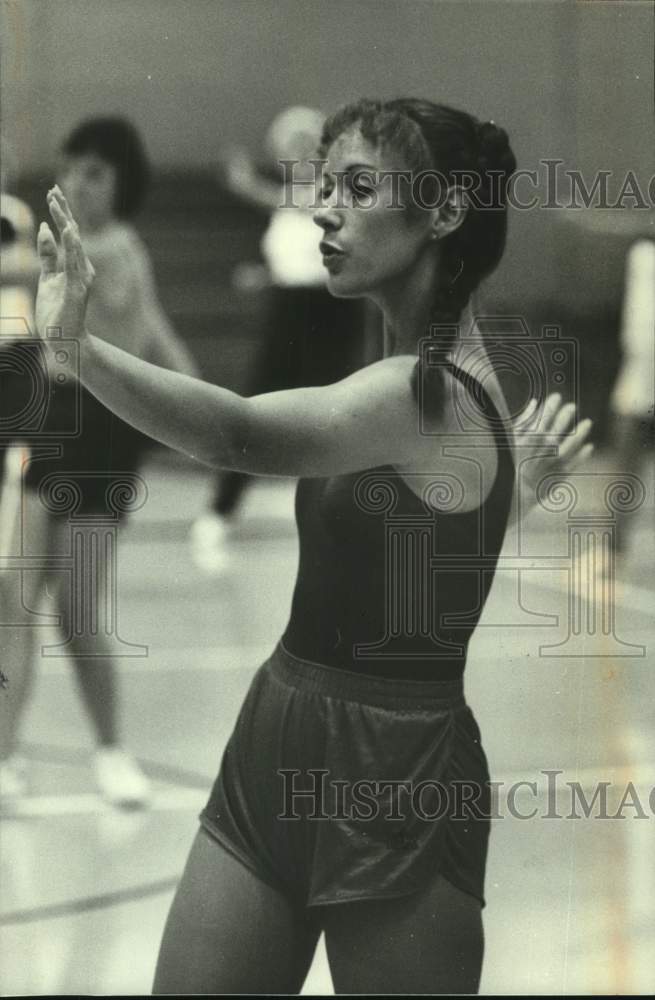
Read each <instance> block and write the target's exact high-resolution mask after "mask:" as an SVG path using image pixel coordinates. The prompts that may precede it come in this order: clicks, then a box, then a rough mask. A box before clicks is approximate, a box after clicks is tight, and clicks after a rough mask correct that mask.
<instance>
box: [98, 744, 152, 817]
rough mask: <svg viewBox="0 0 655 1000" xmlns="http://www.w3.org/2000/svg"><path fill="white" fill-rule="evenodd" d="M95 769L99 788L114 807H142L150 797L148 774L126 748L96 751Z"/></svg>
mask: <svg viewBox="0 0 655 1000" xmlns="http://www.w3.org/2000/svg"><path fill="white" fill-rule="evenodd" d="M94 771H95V777H96V784H97V786H98V790H99V791H100V793H101V794H102V796H103V798H105V799H106V800H107V801H108V802H111V804H112V805H114V806H127V807H129V806H132V807H135V806H142V805H145V804H146V802H147V801H148V799H149V797H150V784H149V782H148V779H147V778H146V776H145V774H144V773H143V771H142V770H141V768H140V767H139V765H138V764H137V762H136V761H135V760H134V758H133V757H132V756H130V754H129V753H127V752H126V751H125V750H123V749H122V747H101V748H100V749H99V750H96V753H95V760H94Z"/></svg>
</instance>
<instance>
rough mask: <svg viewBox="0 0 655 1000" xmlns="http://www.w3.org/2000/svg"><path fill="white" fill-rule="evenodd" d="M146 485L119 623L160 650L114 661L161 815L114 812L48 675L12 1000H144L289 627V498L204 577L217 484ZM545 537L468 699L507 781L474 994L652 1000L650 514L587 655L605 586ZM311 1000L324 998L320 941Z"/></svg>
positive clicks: (5, 888)
mask: <svg viewBox="0 0 655 1000" xmlns="http://www.w3.org/2000/svg"><path fill="white" fill-rule="evenodd" d="M649 474H650V476H651V479H652V469H650V470H649ZM144 476H145V478H146V481H147V483H148V488H149V499H148V501H147V503H146V504H145V506H144V507H143V508H142V509H141V510H140V511H138V512H137V513H135V514H134V515H133V516H132V518H131V520H130V521H129V523H128V525H127V527H126V529H125V531H124V534H123V538H122V540H121V543H120V547H119V585H118V616H119V617H118V621H119V633H120V637H121V639H122V640H123V642H124V643H135V644H142V645H145V646H147V655H145V656H124V657H121V659H120V661H119V662H120V672H121V684H122V696H123V729H124V732H125V742H126V744H127V745H128V747H129V748H130V750H131V751H132V752H133V753H134V754H135V755H136V756H137V758H138V759H139V761H140V762H141V763H142V766H143V768H144V770H145V771H146V772H147V774H148V775H149V777H150V778H151V780H152V782H153V786H154V794H153V799H152V802H151V804H150V806H149V807H148V808H147V809H143V810H138V811H121V810H117V809H113V808H111V807H110V806H108V805H106V804H105V803H104V802H103V801H102V800H101V799H100V798H99V797H98V796H97V794H96V792H95V790H94V785H93V780H92V772H91V767H90V761H91V753H92V749H93V747H92V741H91V734H90V730H89V727H88V723H87V721H86V719H85V717H84V715H83V712H82V707H81V704H80V701H79V699H78V697H77V695H76V692H75V689H74V684H73V678H72V672H71V670H70V669H69V664H68V663H67V662H66V660H65V659H64V658H62V657H55V656H45V657H43V658H42V662H41V666H40V671H39V677H38V683H37V686H36V690H35V693H34V697H33V699H32V702H31V704H30V708H29V712H28V715H27V717H26V719H25V724H24V728H23V745H22V754H23V757H24V760H25V762H26V767H27V774H28V779H29V793H28V794H27V795H25V796H23V797H21V798H19V799H16V800H14V801H13V802H11V803H6V804H5V805H4V807H3V816H2V825H1V827H0V836H1V841H0V862H1V890H2V891H1V895H2V917H1V920H0V923H1V925H2V926H1V927H0V932H1V935H2V937H1V942H0V957H1V961H0V967H1V978H2V982H1V990H2V993H3V994H4V995H37V994H41V995H43V994H53V995H63V994H143V993H148V992H149V991H150V989H151V982H152V976H153V970H154V964H155V960H156V956H157V949H158V943H159V939H160V936H161V932H162V928H163V924H164V920H165V917H166V913H167V910H168V907H169V904H170V901H171V898H172V894H173V890H174V886H175V884H176V881H177V879H178V878H179V875H180V873H181V870H182V867H183V864H184V860H185V857H186V854H187V851H188V849H189V846H190V843H191V840H192V838H193V835H194V832H195V830H196V827H197V815H198V812H199V811H200V809H201V808H202V806H203V804H204V802H205V799H206V797H207V794H208V791H209V788H210V785H211V783H212V780H213V777H214V775H215V773H216V770H217V768H218V765H219V762H220V757H221V753H222V749H223V746H224V744H225V742H226V740H227V737H228V735H229V732H230V730H231V727H232V724H233V722H234V719H235V717H236V714H237V711H238V708H239V705H240V702H241V700H242V698H243V696H244V694H245V692H246V689H247V686H248V684H249V682H250V679H251V677H252V675H253V673H254V671H255V669H256V668H257V667H258V666H259V664H260V663H261V662H262V661H263V659H264V658H265V657H266V656H267V655H268V654H269V653H270V651H271V650H272V649H273V647H274V645H275V642H276V640H277V638H278V637H279V635H280V634H281V631H282V629H283V627H284V625H285V623H286V617H287V614H288V609H289V602H290V597H291V591H292V586H293V579H294V572H295V567H296V559H297V542H296V537H295V527H294V523H293V484H292V483H290V482H288V481H282V480H278V481H268V480H265V481H259V482H257V483H256V484H255V485H254V486H253V488H252V489H251V490H250V491H249V492H248V494H247V496H246V499H245V502H244V506H243V510H242V515H241V517H240V519H239V523H238V529H237V532H236V536H235V538H234V541H233V542H232V543H231V552H232V558H231V563H230V567H229V569H228V570H227V571H226V572H225V573H224V574H223V575H221V576H218V577H208V576H205V575H203V574H202V573H201V571H200V570H198V569H197V568H196V567H195V566H194V564H193V561H192V559H191V554H190V550H189V544H188V535H189V529H190V526H191V523H192V521H193V519H194V518H195V517H196V516H197V515H199V514H200V513H201V512H202V511H203V510H204V508H205V505H206V503H207V501H208V499H209V496H210V492H211V480H210V475H209V474H208V473H206V472H205V471H203V470H202V469H200V468H198V467H197V466H190V465H189V466H187V465H185V464H181V463H173V462H172V461H169V460H165V459H164V457H163V456H161V455H159V456H157V455H155V456H154V457H153V458H152V460H151V463H150V464H149V466H148V467H147V469H146V471H145V473H144ZM651 496H652V492H651ZM548 516H549V515H546V514H545V513H543V512H539V513H536V512H535V513H533V514H532V515H530V518H529V519H528V521H527V522H526V524H525V535H524V537H523V539H522V543H521V546H522V547H521V552H522V560H523V561H522V562H521V563H520V566H521V567H522V569H521V574H520V580H519V575H518V569H517V566H518V565H519V564H518V563H517V562H516V561H515V560H514V562H512V558H511V556H512V553H513V552H515V549H513V548H512V547H513V546H515V545H516V539H515V538H510V539H508V543H507V548H506V553H507V554H508V558H507V561H506V564H505V569H503V570H501V571H499V572H498V574H497V577H496V581H495V584H494V588H493V591H492V595H491V597H490V600H489V602H488V605H487V608H486V609H485V614H484V617H483V620H482V624H481V627H480V628H479V629H478V632H477V633H476V636H475V638H474V642H473V643H472V646H471V650H470V658H469V662H468V666H467V699H468V701H469V703H470V704H471V705H472V707H473V709H474V711H475V713H476V716H477V718H478V720H479V723H480V728H481V730H482V734H483V741H484V745H485V749H486V752H487V756H488V758H489V762H490V768H491V772H492V776H493V778H494V780H496V781H498V782H499V783H500V782H502V785H499V792H498V795H499V800H498V801H499V807H498V812H499V814H501V815H502V818H499V819H497V820H496V821H495V823H494V824H493V831H492V840H491V848H490V857H489V865H488V871H487V889H486V892H487V908H486V910H485V937H486V952H485V964H484V970H483V978H482V984H481V992H482V993H486V994H501V993H507V994H516V995H520V994H528V995H530V994H581V993H598V994H621V993H623V994H629V993H633V994H638V993H649V992H653V990H654V989H655V961H654V954H653V933H652V928H653V919H654V917H655V866H654V865H653V858H654V857H655V792H653V791H652V788H653V784H654V776H655V767H654V764H655V736H654V734H655V726H654V725H653V722H654V719H653V705H654V704H655V697H654V696H655V679H654V676H653V673H652V669H650V668H652V664H653V661H652V648H653V624H652V607H653V596H654V595H653V591H652V586H653V583H652V576H651V569H650V567H652V565H653V564H654V562H655V561H654V559H653V555H654V553H653V551H652V548H653V541H652V531H651V528H650V524H651V519H652V501H649V502H648V504H647V505H646V506H645V507H643V508H642V509H641V510H640V511H639V512H638V514H636V515H635V516H634V517H633V522H634V523H633V525H632V532H631V541H630V549H629V553H628V556H627V560H626V562H625V564H624V565H623V567H622V569H621V573H620V575H619V577H618V578H617V582H616V588H615V593H614V595H613V599H612V603H613V606H614V610H615V622H614V626H613V629H612V628H611V627H610V628H609V629H608V628H604V627H603V628H596V629H594V628H590V627H588V625H589V619H586V621H587V626H585V627H586V633H588V634H586V633H585V634H584V635H582V636H580V635H577V637H576V636H573V637H571V636H569V634H568V625H567V622H568V621H569V611H568V609H569V606H570V605H569V602H570V601H572V600H573V596H574V595H573V591H572V590H571V586H572V585H571V584H570V580H571V579H573V578H574V577H575V578H576V579H578V581H580V580H582V581H583V583H584V586H586V587H587V588H588V586H589V576H588V575H587V576H585V574H584V572H583V573H582V575H580V573H578V575H577V577H576V573H575V572H572V571H571V570H568V569H567V568H566V566H565V560H564V561H563V559H564V557H561V558H559V561H558V559H557V556H558V554H561V553H564V554H566V545H567V543H566V537H567V534H566V533H567V527H566V515H564V520H561V518H560V520H558V521H557V522H554V521H552V517H551V520H550V521H549V520H547V517H548ZM553 525H555V527H553ZM553 553H555V558H554V559H553ZM549 559H551V560H552V566H551V565H550V563H549V562H548V560H549ZM580 585H582V584H580ZM572 595H573V596H572ZM587 596H588V594H587ZM591 603H593V601H592V602H591ZM588 606H590V604H589V602H588V605H586V607H587V608H588ZM44 611H45V612H47V607H45V608H44ZM44 620H45V619H44ZM585 627H583V632H585ZM42 635H43V640H42V641H43V643H44V644H47V643H51V642H54V641H56V639H55V637H54V635H53V633H52V626H51V625H49V624H44V626H43V631H42ZM567 640H568V641H567ZM573 640H575V641H573ZM558 643H560V644H562V645H560V647H559V648H558V649H555V650H553V649H552V647H554V646H556V645H557V644H558ZM581 643H582V648H583V651H584V655H580V649H581V645H580V644H581ZM545 647H551V648H545ZM124 648H125V650H128V647H127V646H125V647H124ZM572 654H575V655H572ZM545 772H551V774H550V775H548V774H546V773H545ZM552 772H561V773H558V774H553V773H552ZM520 782H523V784H519V783H520ZM528 782H532V783H534V784H533V785H532V786H531V785H529V784H526V783H528ZM549 782H550V785H549ZM567 782H572V783H575V782H578V783H579V787H580V789H581V790H582V791H583V792H584V794H585V796H586V799H587V801H588V802H591V801H592V799H593V795H594V794H595V793H597V792H598V789H599V786H601V783H603V782H605V783H609V784H607V785H605V786H604V787H605V789H606V794H607V802H608V807H607V809H606V810H605V811H604V812H603V810H600V811H599V810H598V809H592V810H591V813H590V815H589V816H588V817H585V816H584V810H583V808H582V807H581V799H580V795H579V793H577V798H576V793H575V791H574V789H572V788H571V786H570V785H567ZM630 783H631V784H630ZM549 788H550V792H549ZM553 788H555V789H556V791H553ZM601 790H602V786H601ZM603 794H605V793H603ZM649 795H650V799H649ZM510 800H511V802H510ZM599 801H600V800H599V799H596V805H598V802H599ZM535 811H536V815H535V816H533V817H532V818H527V819H521V818H520V815H524V816H529V815H530V814H531V813H532V812H535ZM549 812H550V813H551V814H553V813H554V814H555V815H554V816H552V815H551V818H546V816H547V814H548V813H549ZM512 814H513V815H512ZM575 816H577V818H572V817H575ZM603 816H604V818H603ZM557 817H560V818H557ZM610 819H612V820H613V821H610ZM303 992H304V993H306V994H324V993H330V992H332V985H331V980H330V974H329V968H328V965H327V960H326V957H325V953H324V950H323V947H322V943H321V944H320V945H319V948H318V950H317V954H316V958H315V962H314V966H313V968H312V970H311V972H310V975H309V977H308V980H307V982H306V985H305V988H304V991H303Z"/></svg>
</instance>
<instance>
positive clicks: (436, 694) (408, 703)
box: [268, 641, 466, 711]
mask: <svg viewBox="0 0 655 1000" xmlns="http://www.w3.org/2000/svg"><path fill="white" fill-rule="evenodd" d="M268 664H269V665H270V669H271V670H272V672H273V674H274V675H275V676H276V677H277V678H278V680H280V681H282V682H283V683H284V684H287V685H289V686H290V687H295V688H297V689H298V690H301V691H304V692H306V693H310V694H312V693H313V694H322V695H325V696H326V697H329V698H338V699H340V700H342V701H352V702H357V703H359V704H362V705H373V706H379V707H381V708H392V709H403V708H407V709H413V710H416V709H421V708H424V709H426V710H430V711H435V710H437V711H438V710H440V709H442V710H446V709H457V708H464V707H465V706H466V701H465V698H464V682H463V680H462V679H461V678H459V679H457V680H450V681H417V680H400V679H395V678H387V677H371V676H370V675H367V674H366V668H365V667H363V668H362V671H361V672H355V671H352V670H342V669H341V668H339V667H330V666H327V665H326V664H324V663H316V662H314V661H313V660H304V659H302V658H300V657H298V656H294V654H293V653H290V652H289V650H288V649H286V647H285V646H284V644H283V643H282V642H281V641H280V642H279V643H278V645H277V647H276V649H275V652H274V653H273V655H272V657H271V658H270V660H269V661H268ZM438 669H439V668H438V665H435V670H438Z"/></svg>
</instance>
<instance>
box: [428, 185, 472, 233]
mask: <svg viewBox="0 0 655 1000" xmlns="http://www.w3.org/2000/svg"><path fill="white" fill-rule="evenodd" d="M468 208H469V203H468V198H467V197H466V193H465V191H463V190H462V188H461V187H457V186H456V185H452V186H451V187H449V188H448V190H447V192H446V197H445V199H444V201H443V203H442V204H441V205H439V207H438V208H435V209H434V210H433V213H432V239H435V240H442V239H443V238H444V236H449V235H450V233H454V232H455V230H456V229H459V227H460V226H461V224H462V223H463V221H464V219H465V218H466V213H467V212H468Z"/></svg>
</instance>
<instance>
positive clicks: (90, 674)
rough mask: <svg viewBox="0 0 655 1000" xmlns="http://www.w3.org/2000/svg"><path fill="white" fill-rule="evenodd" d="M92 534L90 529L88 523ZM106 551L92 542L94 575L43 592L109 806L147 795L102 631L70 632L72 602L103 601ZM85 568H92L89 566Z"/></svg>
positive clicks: (61, 578)
mask: <svg viewBox="0 0 655 1000" xmlns="http://www.w3.org/2000/svg"><path fill="white" fill-rule="evenodd" d="M88 530H89V532H90V533H91V534H93V531H94V528H93V527H92V526H90V527H89V529H88ZM53 534H54V535H55V537H56V550H57V551H58V552H59V553H60V554H61V555H68V554H69V547H70V540H69V536H68V526H67V523H66V522H65V521H64V520H59V521H57V522H56V527H53ZM105 559H106V553H105V551H104V550H103V547H102V546H98V564H97V566H96V567H95V570H97V572H96V579H95V581H94V582H93V586H92V585H91V581H89V580H88V579H86V578H85V576H84V574H73V575H72V577H71V576H69V575H68V574H63V575H62V574H57V579H56V580H55V579H54V575H53V578H52V583H51V587H50V588H49V592H51V593H52V594H54V596H55V600H56V605H57V612H58V613H59V614H60V615H61V620H62V627H63V632H64V635H65V636H66V637H68V638H69V645H68V651H69V654H70V658H71V663H72V666H73V671H74V674H75V679H76V682H77V687H78V690H79V692H80V695H81V698H82V702H83V704H84V707H85V709H86V711H87V714H88V716H89V718H90V721H91V725H92V727H93V731H94V735H95V739H96V744H97V753H96V759H95V771H96V780H97V783H98V786H99V788H100V790H101V791H102V793H103V795H104V796H105V797H106V798H107V799H108V800H109V801H111V802H113V803H114V804H115V805H138V804H141V803H143V802H144V801H145V800H146V799H147V797H148V794H149V785H148V781H147V779H146V777H145V775H144V774H143V772H142V771H141V769H140V768H139V766H138V764H137V763H136V761H135V760H133V758H132V757H131V756H130V755H129V754H127V753H126V751H125V750H124V749H123V748H122V743H121V736H122V734H121V731H120V678H119V674H118V665H117V663H116V659H115V657H114V655H113V653H112V650H111V647H110V645H109V640H108V638H107V636H106V635H105V634H103V631H102V628H101V627H99V628H98V630H97V631H95V632H94V631H92V630H91V629H89V630H87V632H86V633H85V634H82V635H78V634H76V631H75V629H74V628H73V627H72V626H73V622H72V618H71V616H72V613H73V606H74V602H76V603H77V604H78V605H80V604H81V603H82V602H84V601H96V602H97V605H98V607H102V606H103V605H104V604H105V603H106V602H105V593H104V588H105V581H106V580H107V578H108V570H107V566H106V564H105ZM89 572H92V570H91V569H89ZM83 614H84V619H85V620H86V621H89V619H90V615H91V609H90V608H88V607H87V608H84V609H83Z"/></svg>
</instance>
